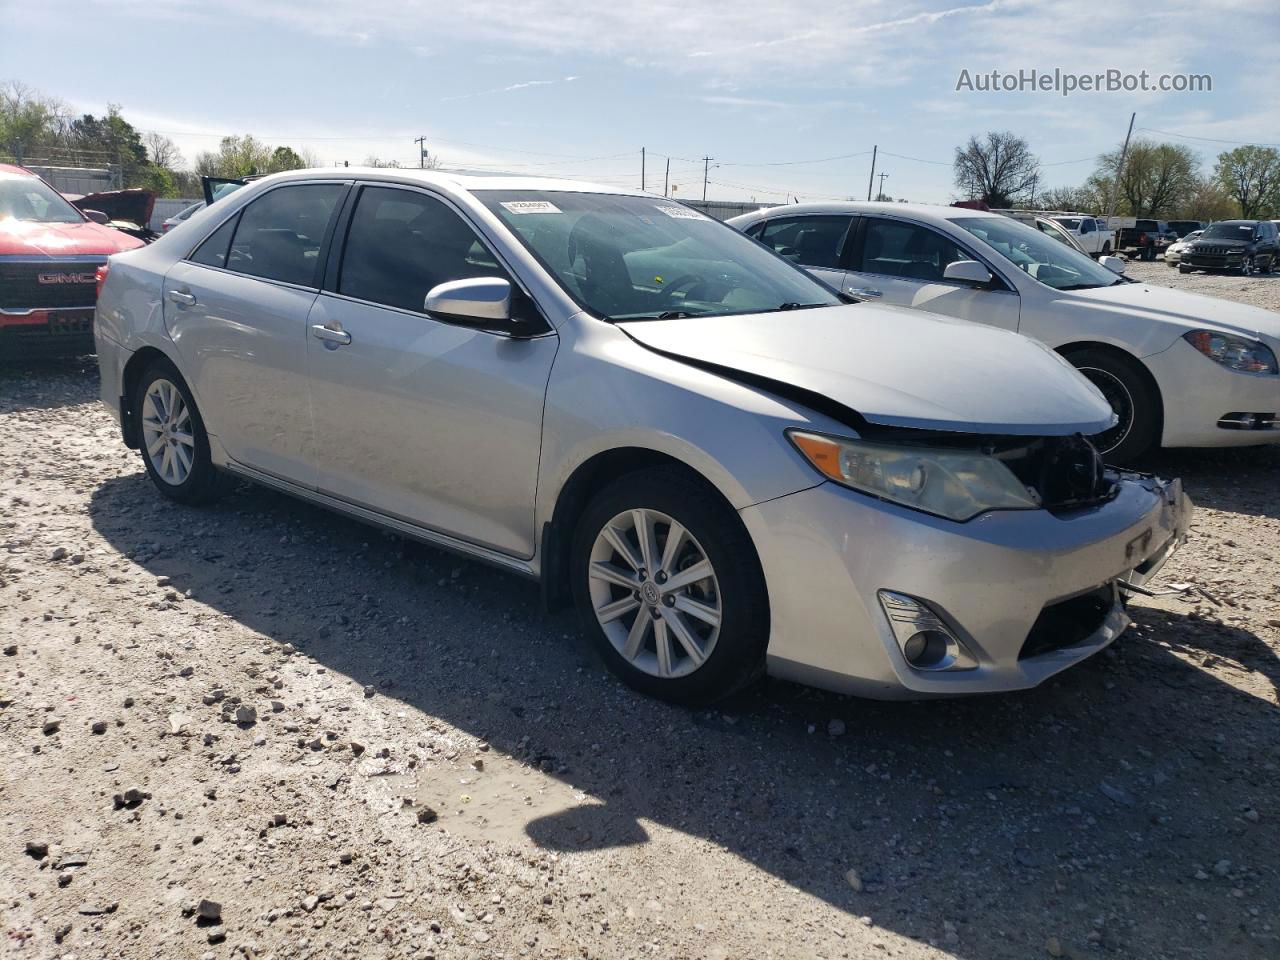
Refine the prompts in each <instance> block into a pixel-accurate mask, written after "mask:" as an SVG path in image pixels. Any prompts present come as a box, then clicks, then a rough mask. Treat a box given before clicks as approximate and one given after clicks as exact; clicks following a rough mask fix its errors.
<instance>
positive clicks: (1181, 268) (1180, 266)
mask: <svg viewBox="0 0 1280 960" xmlns="http://www.w3.org/2000/svg"><path fill="white" fill-rule="evenodd" d="M1191 269H1192V268H1191V267H1188V266H1187V265H1186V264H1185V263H1180V264H1178V272H1179V273H1190V272H1191Z"/></svg>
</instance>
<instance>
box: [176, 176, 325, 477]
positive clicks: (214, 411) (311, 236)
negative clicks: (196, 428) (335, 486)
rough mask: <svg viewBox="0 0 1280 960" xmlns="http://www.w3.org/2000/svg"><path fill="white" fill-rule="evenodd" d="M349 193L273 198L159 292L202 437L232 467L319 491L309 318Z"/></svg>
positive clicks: (284, 193) (238, 219)
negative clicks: (311, 399) (205, 430)
mask: <svg viewBox="0 0 1280 960" xmlns="http://www.w3.org/2000/svg"><path fill="white" fill-rule="evenodd" d="M347 189H348V185H347V183H346V182H342V181H311V180H309V181H306V182H302V183H298V182H295V183H289V184H283V185H281V186H278V187H274V188H272V189H271V190H268V191H266V192H265V193H263V194H261V195H260V196H258V197H257V198H256V199H254V200H253V201H252V202H251V203H249V204H248V205H247V206H245V207H244V208H243V209H242V210H240V211H238V212H237V213H236V214H235V215H234V216H232V217H231V218H229V219H228V220H227V221H225V222H224V223H223V224H222V225H221V226H219V227H218V228H217V229H216V230H215V231H214V232H213V233H211V234H209V235H208V237H207V238H206V239H205V240H204V241H203V242H202V243H201V244H200V245H199V246H198V247H196V248H195V249H194V250H192V251H191V253H190V254H189V255H188V256H187V258H186V259H185V260H181V261H179V262H178V263H177V264H175V265H174V266H173V267H171V268H170V270H169V273H168V275H167V276H166V277H165V281H164V314H165V325H166V327H167V328H168V330H169V335H170V336H171V337H172V338H173V342H174V344H175V346H176V347H177V350H178V354H179V356H180V358H181V361H182V363H181V366H182V370H183V374H184V375H185V376H186V378H187V381H188V383H190V385H191V389H192V390H193V391H194V393H195V396H196V401H197V402H198V403H199V405H200V409H201V411H202V413H203V414H204V418H205V421H206V426H207V427H208V430H209V432H210V433H211V434H212V435H213V436H214V437H215V439H216V440H217V442H219V443H220V444H221V445H222V447H223V449H224V450H225V451H226V452H227V455H228V456H230V457H231V458H232V459H233V460H235V461H237V462H238V463H242V464H245V465H246V466H250V467H253V468H255V469H257V470H260V471H262V472H264V473H268V474H271V475H273V476H277V477H282V478H284V479H287V480H291V481H293V482H295V483H299V484H303V485H305V486H313V485H314V483H315V465H314V462H313V453H314V451H313V443H314V437H313V430H312V420H311V411H310V406H309V399H308V395H307V381H306V343H307V333H306V331H307V314H308V312H309V311H310V309H311V304H312V303H313V302H314V301H315V299H316V294H317V292H318V290H319V285H320V266H321V264H322V262H323V260H322V254H323V252H324V251H325V250H326V249H327V244H328V241H329V238H330V236H331V233H332V227H333V222H334V219H335V215H336V213H337V210H338V207H339V206H340V204H341V201H342V198H343V196H344V195H345V193H346V191H347Z"/></svg>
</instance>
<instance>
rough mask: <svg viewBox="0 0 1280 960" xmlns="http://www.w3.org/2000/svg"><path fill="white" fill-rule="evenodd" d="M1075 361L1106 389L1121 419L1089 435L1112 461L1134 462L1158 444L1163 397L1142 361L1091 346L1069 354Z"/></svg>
mask: <svg viewBox="0 0 1280 960" xmlns="http://www.w3.org/2000/svg"><path fill="white" fill-rule="evenodd" d="M1067 360H1069V361H1070V362H1071V365H1072V366H1073V367H1075V368H1076V369H1077V370H1079V371H1080V372H1081V373H1082V374H1084V375H1085V376H1086V377H1087V378H1088V379H1089V381H1090V382H1091V383H1092V384H1093V385H1094V386H1095V387H1097V388H1098V389H1099V390H1101V391H1102V395H1103V396H1104V397H1106V398H1107V403H1109V404H1110V405H1111V409H1112V410H1114V411H1115V414H1116V416H1117V417H1118V418H1119V420H1118V422H1117V423H1116V425H1115V426H1114V427H1112V428H1111V429H1110V430H1105V431H1103V432H1102V433H1099V434H1096V435H1095V436H1092V437H1090V438H1089V439H1090V440H1091V441H1092V442H1093V445H1094V446H1095V447H1097V448H1098V452H1099V453H1100V454H1102V456H1103V459H1105V460H1106V461H1107V462H1108V463H1116V464H1123V463H1131V462H1133V461H1134V460H1137V459H1138V458H1139V457H1141V456H1142V455H1143V454H1145V453H1146V452H1147V451H1148V450H1150V449H1151V448H1152V447H1154V446H1155V445H1156V442H1157V441H1158V440H1159V436H1160V398H1159V395H1158V394H1157V393H1156V391H1155V389H1154V388H1153V387H1152V386H1151V384H1150V383H1149V382H1148V381H1147V379H1146V377H1144V376H1143V374H1142V371H1141V369H1140V368H1139V367H1138V361H1136V360H1126V359H1124V358H1123V357H1119V356H1117V355H1115V354H1114V353H1112V352H1110V351H1108V350H1099V349H1095V348H1087V349H1084V350H1078V351H1076V352H1074V353H1071V354H1068V355H1067Z"/></svg>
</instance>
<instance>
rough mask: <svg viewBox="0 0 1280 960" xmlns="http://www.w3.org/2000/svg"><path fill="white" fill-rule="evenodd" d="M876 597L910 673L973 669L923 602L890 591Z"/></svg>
mask: <svg viewBox="0 0 1280 960" xmlns="http://www.w3.org/2000/svg"><path fill="white" fill-rule="evenodd" d="M879 597H880V606H881V607H883V608H884V615H885V616H886V617H887V618H888V620H889V626H890V627H891V628H892V629H893V635H894V638H895V639H896V640H897V641H898V646H899V647H900V648H901V649H902V657H903V659H904V660H906V661H907V663H908V664H909V665H910V666H911V667H912V668H913V669H915V670H925V671H931V672H932V671H940V670H973V669H974V668H975V667H977V665H978V663H977V660H975V659H974V657H973V655H972V654H971V653H969V651H968V649H967V648H966V647H965V645H964V644H963V643H962V642H961V641H960V639H959V638H958V637H957V636H956V635H955V634H953V633H952V632H951V630H950V629H948V628H947V625H946V624H945V623H943V622H942V618H941V617H939V616H938V614H937V613H935V612H934V611H933V610H932V609H931V608H930V607H929V605H928V604H927V603H925V602H924V601H923V600H917V599H916V598H915V597H910V596H907V595H906V594H905V593H895V592H894V591H892V590H881V591H880V592H879Z"/></svg>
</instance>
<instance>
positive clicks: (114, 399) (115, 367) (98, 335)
mask: <svg viewBox="0 0 1280 960" xmlns="http://www.w3.org/2000/svg"><path fill="white" fill-rule="evenodd" d="M94 340H95V344H96V347H97V353H98V383H99V387H98V397H99V399H100V400H102V403H103V405H104V406H105V407H106V408H107V409H108V410H110V411H111V415H112V416H113V417H115V419H116V422H117V423H119V422H120V417H121V415H122V413H121V410H120V404H121V402H122V401H123V399H124V397H123V393H124V367H125V364H126V363H128V362H129V357H130V356H131V351H129V350H126V349H125V348H124V347H122V346H120V344H118V343H116V342H115V341H114V340H112V339H111V338H110V337H108V336H106V335H105V334H103V332H102V328H101V327H97V328H95V332H94Z"/></svg>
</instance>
